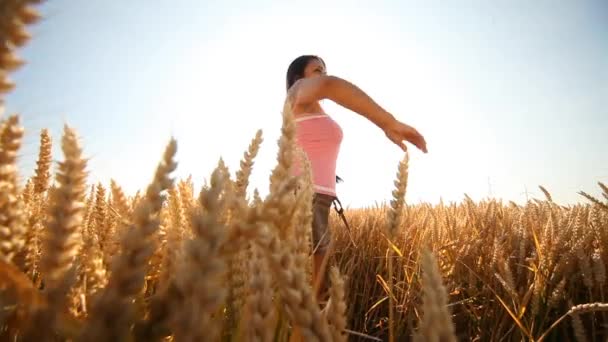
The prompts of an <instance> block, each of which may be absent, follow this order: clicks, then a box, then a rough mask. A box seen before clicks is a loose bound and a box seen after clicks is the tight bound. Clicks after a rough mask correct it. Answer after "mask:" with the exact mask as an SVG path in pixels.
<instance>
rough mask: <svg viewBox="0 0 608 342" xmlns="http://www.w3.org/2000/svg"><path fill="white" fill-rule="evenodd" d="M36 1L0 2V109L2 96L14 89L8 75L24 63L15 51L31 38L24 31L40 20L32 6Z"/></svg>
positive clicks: (4, 0) (14, 0) (10, 0)
mask: <svg viewBox="0 0 608 342" xmlns="http://www.w3.org/2000/svg"><path fill="white" fill-rule="evenodd" d="M40 2H41V1H36V0H3V1H2V2H0V107H2V105H3V103H4V99H3V95H4V94H6V93H8V92H10V91H11V90H13V89H14V88H15V84H14V83H13V82H12V81H11V80H10V79H9V77H8V74H9V73H10V72H12V71H15V70H17V69H18V68H20V67H21V66H22V65H23V64H25V62H24V61H23V60H22V59H21V58H19V56H17V52H16V50H17V49H18V48H20V47H22V46H24V45H25V43H27V42H28V41H29V40H30V38H31V36H30V34H29V33H28V32H27V30H26V29H25V28H26V26H27V25H32V24H34V23H36V22H37V21H38V20H39V19H40V14H39V13H38V11H37V10H36V9H35V8H34V7H32V4H38V3H40Z"/></svg>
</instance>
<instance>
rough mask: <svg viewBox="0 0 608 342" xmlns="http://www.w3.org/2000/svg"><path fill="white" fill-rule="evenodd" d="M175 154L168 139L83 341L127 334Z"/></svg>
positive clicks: (169, 179) (125, 233)
mask: <svg viewBox="0 0 608 342" xmlns="http://www.w3.org/2000/svg"><path fill="white" fill-rule="evenodd" d="M176 152H177V142H176V141H175V140H174V139H171V140H170V142H169V144H168V145H167V146H166V148H165V152H164V155H163V159H162V161H161V162H160V163H159V165H158V167H157V169H156V173H155V175H154V179H153V181H152V183H151V184H150V185H149V186H148V188H147V190H146V194H145V197H144V198H143V200H142V201H141V203H140V204H139V205H138V206H137V208H136V209H135V212H134V214H133V226H131V227H129V228H128V229H126V231H125V232H124V234H123V235H122V239H121V241H120V244H121V252H120V254H119V255H117V257H116V259H115V260H114V262H113V263H112V267H111V274H110V278H109V280H108V285H107V286H106V288H105V289H103V290H102V291H101V293H100V295H99V297H98V298H97V301H96V302H95V303H94V304H93V307H92V310H91V314H90V316H89V319H88V322H87V325H86V329H85V330H84V331H83V335H82V336H80V339H81V340H83V341H92V340H108V341H119V340H123V339H125V338H127V336H128V335H129V329H130V326H131V324H132V322H133V321H134V317H133V316H134V314H135V308H134V299H135V298H136V296H138V295H139V294H140V293H141V291H142V288H143V285H144V282H145V277H146V274H147V268H148V263H149V260H150V258H151V256H152V254H153V253H154V250H155V249H156V245H155V243H154V234H155V233H156V231H157V230H158V228H159V218H158V217H159V214H160V211H161V208H162V206H163V202H164V199H165V195H164V194H163V192H164V191H166V190H168V189H169V188H170V187H171V186H173V179H172V178H170V175H171V173H172V172H173V171H174V170H175V169H176V167H177V163H176V162H175V161H174V160H173V158H174V156H175V154H176Z"/></svg>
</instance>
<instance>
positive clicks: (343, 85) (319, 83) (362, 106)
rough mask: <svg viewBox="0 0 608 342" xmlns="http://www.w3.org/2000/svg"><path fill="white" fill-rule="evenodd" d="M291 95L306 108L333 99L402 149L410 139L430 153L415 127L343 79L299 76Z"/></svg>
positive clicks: (295, 104)
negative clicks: (401, 120)
mask: <svg viewBox="0 0 608 342" xmlns="http://www.w3.org/2000/svg"><path fill="white" fill-rule="evenodd" d="M288 97H289V99H290V101H291V104H292V105H293V106H294V107H306V106H307V105H308V104H311V103H313V102H316V101H319V100H323V99H329V100H332V101H334V102H335V103H337V104H339V105H341V106H342V107H345V108H348V109H350V110H352V111H353V112H355V113H358V114H360V115H362V116H364V117H366V118H367V119H368V120H370V121H371V122H373V123H374V124H375V125H376V126H378V127H379V128H380V129H381V130H382V131H383V132H384V133H385V134H386V136H387V137H388V138H389V139H390V140H391V141H392V142H394V143H395V144H396V145H398V146H399V147H400V148H402V149H403V150H406V147H405V145H404V144H403V142H402V141H403V140H407V141H409V142H411V143H413V144H414V145H416V146H417V147H418V148H419V149H421V150H422V151H424V152H425V153H426V152H427V149H426V141H425V140H424V137H423V136H422V135H421V134H420V133H419V132H418V131H417V130H416V129H415V128H413V127H411V126H409V125H406V124H404V123H402V122H400V121H399V120H397V119H396V118H395V117H394V116H393V115H392V114H391V113H389V112H387V111H386V110H384V108H382V107H380V105H378V104H377V103H376V102H375V101H374V100H373V99H372V98H371V97H370V96H369V95H367V94H366V93H365V92H364V91H363V90H361V89H360V88H359V87H357V86H356V85H354V84H352V83H351V82H348V81H346V80H344V79H342V78H339V77H336V76H326V75H322V76H316V77H309V78H303V79H300V80H298V81H296V83H295V84H294V85H293V86H292V87H291V88H290V89H289V91H288Z"/></svg>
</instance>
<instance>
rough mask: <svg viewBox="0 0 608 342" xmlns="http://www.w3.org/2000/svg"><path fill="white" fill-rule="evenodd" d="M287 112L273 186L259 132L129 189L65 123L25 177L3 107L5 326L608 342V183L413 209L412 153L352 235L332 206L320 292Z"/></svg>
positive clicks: (2, 34) (18, 16)
mask: <svg viewBox="0 0 608 342" xmlns="http://www.w3.org/2000/svg"><path fill="white" fill-rule="evenodd" d="M28 3H37V1H8V0H7V1H3V2H0V19H1V20H0V42H3V43H4V44H0V95H1V93H2V92H6V91H8V90H10V88H11V87H12V83H11V82H10V81H8V73H9V72H10V71H12V70H14V69H16V68H17V67H19V66H20V65H21V64H22V63H21V61H20V60H19V59H18V58H17V57H16V56H15V53H14V49H15V48H16V47H18V46H21V45H23V44H24V42H25V41H26V40H27V38H28V37H29V36H28V34H27V33H26V32H25V30H24V26H25V25H26V24H31V23H33V22H35V21H36V20H37V18H38V16H37V13H36V11H35V10H33V9H32V8H31V7H30V6H29V5H28ZM0 100H1V98H0ZM287 109H288V107H287V106H286V107H285V110H284V112H283V125H282V128H281V137H280V139H279V140H278V147H279V152H278V155H277V164H276V167H275V168H274V169H273V170H272V172H271V174H270V192H269V194H268V196H266V198H261V197H260V196H259V195H258V191H257V189H253V191H250V190H251V189H249V176H250V174H251V172H252V169H253V167H254V159H255V157H256V155H257V153H258V151H259V149H260V146H261V144H262V141H263V137H262V132H261V131H258V132H257V133H256V135H255V136H254V137H253V139H252V141H251V144H250V145H249V147H248V148H247V150H246V152H245V153H244V155H243V157H242V160H241V164H240V169H239V170H236V172H234V173H231V172H230V170H229V169H228V168H227V167H226V165H225V164H224V162H223V160H222V159H220V160H218V164H217V168H215V170H214V171H213V172H212V174H211V175H210V177H209V182H208V183H205V185H204V186H203V187H202V188H201V189H194V185H193V181H192V178H188V179H181V180H178V179H175V178H174V176H173V172H174V171H175V170H176V168H177V167H178V163H177V161H176V160H175V158H174V157H175V155H176V152H177V148H178V143H177V141H175V140H173V139H171V140H170V141H168V142H167V145H166V148H165V150H164V151H159V162H158V166H157V168H156V169H155V170H150V174H149V177H150V182H149V185H148V187H147V188H145V189H141V191H140V192H138V193H136V194H135V195H133V196H131V195H128V194H125V193H124V191H123V190H122V189H121V187H120V185H119V184H118V183H117V182H115V181H114V180H111V181H110V184H101V183H98V184H89V183H88V182H87V179H88V174H89V172H90V171H91V170H89V169H88V166H87V160H88V157H87V154H86V151H84V150H83V149H82V147H81V138H80V137H79V136H78V133H77V131H76V130H75V129H74V128H72V127H70V126H68V125H65V126H64V129H63V132H62V134H61V136H60V137H59V138H60V139H58V141H59V143H60V146H61V151H62V153H63V155H62V156H55V157H53V156H52V155H51V150H52V145H53V141H54V140H53V138H52V137H51V136H50V134H49V132H48V131H47V130H42V131H41V132H40V151H39V157H38V161H37V165H36V169H35V170H34V175H33V176H32V177H30V178H28V179H21V176H20V174H21V172H20V170H18V168H17V156H18V154H19V150H20V147H21V141H22V137H23V135H24V134H25V130H24V127H22V126H21V124H20V117H19V115H17V114H13V115H10V116H8V117H0V189H1V191H0V329H1V330H0V338H1V339H2V340H6V341H160V340H175V341H288V340H291V341H297V340H302V341H347V340H349V341H357V340H361V341H367V340H376V341H383V340H398V341H408V340H413V341H456V340H472V341H523V340H526V341H528V340H529V341H541V340H551V341H569V340H577V341H605V340H606V339H607V338H608V313H607V312H606V311H608V304H607V303H606V302H607V301H606V298H605V296H606V292H607V289H608V287H607V285H606V262H608V188H607V187H606V186H605V185H604V184H603V183H601V182H600V183H598V184H599V186H600V188H601V190H602V191H603V197H604V199H597V198H594V197H592V196H590V195H588V194H587V193H585V192H582V191H581V192H580V194H581V195H582V196H584V197H585V198H586V199H587V200H589V203H585V204H578V205H574V206H568V207H564V206H560V205H558V204H556V203H554V202H553V200H552V198H551V195H550V193H549V192H548V191H547V190H546V189H544V188H543V187H541V190H542V191H543V193H544V194H545V199H544V200H539V199H534V200H531V201H529V202H527V203H526V204H525V205H523V206H522V205H518V204H515V203H513V202H510V203H509V204H503V203H501V202H500V201H497V200H492V199H488V200H483V201H480V202H477V203H476V202H474V201H473V200H471V199H470V198H469V197H468V196H466V195H465V200H464V201H463V202H462V203H452V204H444V203H441V204H439V205H430V204H418V205H409V204H408V203H407V201H406V200H405V197H406V191H407V183H408V181H410V180H408V163H409V157H408V155H407V154H406V155H405V156H404V159H403V160H402V161H401V162H400V163H399V165H398V169H397V173H396V180H395V189H394V190H393V192H392V194H393V200H392V201H391V202H390V204H387V205H381V206H377V207H370V208H365V209H356V210H352V211H348V212H347V213H346V214H347V216H348V219H349V221H350V223H351V227H352V231H351V232H350V233H349V232H348V231H347V230H345V229H342V225H341V222H340V221H339V220H338V218H337V217H336V216H335V214H334V213H332V216H331V223H332V229H333V231H334V233H333V234H334V236H335V238H336V240H335V242H334V244H333V245H332V253H331V255H330V260H329V264H328V267H327V269H326V273H327V276H326V278H327V279H328V283H327V286H326V287H324V288H322V289H321V290H322V294H323V296H322V300H321V301H320V302H318V301H317V298H316V296H315V289H314V288H313V286H311V284H310V279H311V274H310V271H311V258H310V253H311V245H310V238H311V237H310V222H311V205H310V202H311V199H312V198H311V196H312V188H311V184H310V174H309V173H305V174H304V175H303V176H302V177H291V176H290V170H291V165H292V163H293V162H294V160H295V158H302V157H303V154H302V153H301V151H298V150H296V149H295V145H294V122H293V117H292V114H291V113H290V111H289V110H287ZM53 159H54V160H58V163H56V164H53V163H52V162H51V161H52V160H53ZM302 161H303V162H304V163H303V165H305V166H306V165H307V160H305V159H304V160H302ZM53 166H55V168H53ZM197 177H202V176H200V175H198V176H197ZM411 181H415V180H411ZM296 188H300V189H301V191H298V192H297V193H296V192H295V191H294V190H295V189H296ZM387 191H388V189H387ZM250 193H251V194H252V196H249V195H248V194H250Z"/></svg>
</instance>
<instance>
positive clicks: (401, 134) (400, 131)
mask: <svg viewBox="0 0 608 342" xmlns="http://www.w3.org/2000/svg"><path fill="white" fill-rule="evenodd" d="M384 133H385V134H386V136H387V137H388V138H389V139H390V140H391V141H392V142H393V143H395V144H396V145H397V146H399V147H400V148H401V149H402V150H403V151H404V152H405V151H407V147H406V146H405V143H404V142H403V141H404V140H405V141H407V142H409V143H412V144H414V146H416V147H418V148H419V149H420V150H421V151H422V152H424V153H427V149H426V141H425V140H424V137H423V136H422V134H420V133H419V132H418V131H417V130H416V129H415V128H414V127H412V126H409V125H406V124H404V123H403V122H400V121H399V120H393V121H392V122H391V123H389V124H388V125H387V127H386V128H385V129H384Z"/></svg>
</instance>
